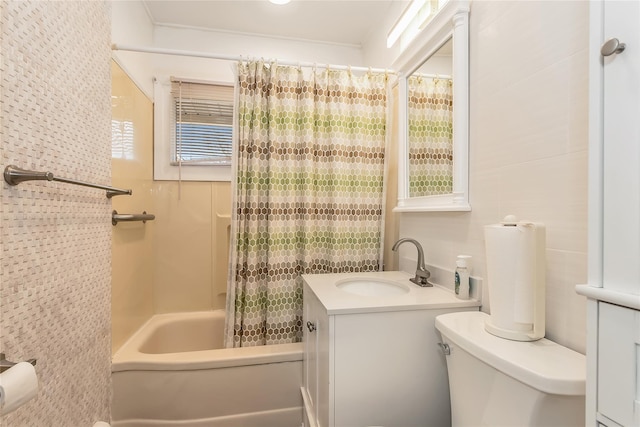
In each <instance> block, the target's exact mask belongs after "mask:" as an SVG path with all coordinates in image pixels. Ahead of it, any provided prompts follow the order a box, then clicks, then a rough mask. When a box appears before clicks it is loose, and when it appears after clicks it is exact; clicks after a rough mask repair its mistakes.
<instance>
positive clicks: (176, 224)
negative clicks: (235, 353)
mask: <svg viewBox="0 0 640 427" xmlns="http://www.w3.org/2000/svg"><path fill="white" fill-rule="evenodd" d="M154 197H155V210H156V212H157V221H156V229H155V230H156V244H155V246H154V247H155V252H154V259H155V262H154V295H153V298H154V305H155V311H156V313H170V312H176V311H200V310H211V309H218V308H224V306H225V292H226V277H227V269H228V235H227V232H228V229H227V226H228V224H229V220H228V217H229V215H230V211H231V189H230V183H229V182H182V183H180V184H179V183H178V182H174V181H156V182H155V185H154Z"/></svg>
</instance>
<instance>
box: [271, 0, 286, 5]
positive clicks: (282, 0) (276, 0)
mask: <svg viewBox="0 0 640 427" xmlns="http://www.w3.org/2000/svg"><path fill="white" fill-rule="evenodd" d="M290 1H291V0H269V2H271V3H273V4H287V3H289V2H290Z"/></svg>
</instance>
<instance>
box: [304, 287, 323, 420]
mask: <svg viewBox="0 0 640 427" xmlns="http://www.w3.org/2000/svg"><path fill="white" fill-rule="evenodd" d="M303 298H304V317H303V322H304V325H303V328H304V336H303V341H304V359H303V371H304V378H303V382H304V389H305V392H306V396H305V399H306V400H307V402H306V405H307V406H308V408H307V409H308V411H309V413H307V416H308V417H309V418H312V419H310V420H309V424H310V425H311V426H317V427H328V426H329V317H328V316H327V312H326V310H325V308H324V306H323V305H322V304H321V303H320V300H319V299H318V297H316V295H315V294H314V293H313V291H311V289H309V287H308V286H307V285H306V284H305V285H304V297H303Z"/></svg>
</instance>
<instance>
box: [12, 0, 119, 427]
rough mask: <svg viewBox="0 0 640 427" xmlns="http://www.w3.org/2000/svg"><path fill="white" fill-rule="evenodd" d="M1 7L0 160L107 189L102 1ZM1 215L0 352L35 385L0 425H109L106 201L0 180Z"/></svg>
mask: <svg viewBox="0 0 640 427" xmlns="http://www.w3.org/2000/svg"><path fill="white" fill-rule="evenodd" d="M0 11H1V12H0V13H1V28H2V31H1V33H0V72H1V74H2V78H1V79H0V102H1V113H0V116H1V118H0V124H1V126H0V139H1V144H0V151H1V158H2V167H3V168H4V166H5V165H7V164H11V163H13V164H16V165H18V166H21V167H24V168H29V169H34V170H39V171H52V172H53V173H54V175H57V176H61V177H67V178H75V179H79V180H83V181H89V182H95V183H100V184H109V183H110V181H111V160H110V159H111V153H110V150H111V144H110V139H111V128H110V119H111V108H110V105H109V96H110V78H109V74H110V71H109V61H110V57H111V51H110V41H111V40H110V39H111V37H110V29H111V22H110V20H111V18H110V16H111V13H110V4H109V3H108V2H101V1H94V2H44V1H10V2H2V4H1V5H0ZM120 197H122V196H120ZM0 214H1V221H2V222H1V224H0V233H1V237H0V245H1V251H0V253H1V254H2V255H1V264H0V269H1V270H0V351H2V352H5V353H6V354H7V357H8V358H10V359H12V360H15V361H21V360H25V359H27V358H37V360H38V362H37V365H36V372H37V374H38V378H39V382H40V388H39V393H38V396H37V398H36V400H35V401H32V402H29V403H27V404H26V405H25V406H24V407H22V408H19V409H18V410H16V411H15V412H13V413H11V414H9V415H7V416H5V417H3V418H2V420H1V421H0V424H2V425H7V426H91V425H93V423H94V422H96V421H98V420H106V421H108V420H109V413H110V374H111V372H110V370H111V357H110V356H111V353H110V338H111V336H110V322H109V320H110V308H111V306H110V300H111V276H110V275H111V268H110V267H111V222H110V215H111V202H110V200H109V199H107V198H106V197H105V192H104V191H102V190H96V189H92V188H86V187H80V186H74V185H70V184H64V183H58V182H25V183H22V184H19V185H18V186H16V187H9V186H8V185H7V184H5V183H3V184H2V192H1V193H0Z"/></svg>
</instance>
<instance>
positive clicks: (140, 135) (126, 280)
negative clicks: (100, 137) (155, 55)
mask: <svg viewBox="0 0 640 427" xmlns="http://www.w3.org/2000/svg"><path fill="white" fill-rule="evenodd" d="M111 107H112V111H111V129H112V140H111V144H112V146H111V152H112V156H113V158H112V160H111V175H112V181H111V182H112V184H113V185H114V186H123V188H131V189H132V190H133V194H134V196H133V197H114V198H113V201H112V207H113V209H114V210H117V211H118V212H119V213H142V212H143V211H146V212H148V213H152V214H157V212H156V210H155V209H154V207H153V194H152V189H151V188H152V185H153V157H152V153H153V103H152V102H151V100H150V99H149V98H147V97H146V96H145V95H144V94H143V93H142V92H141V91H140V89H138V88H137V87H136V85H135V84H134V83H133V82H132V81H131V79H130V78H129V76H127V74H125V72H124V71H123V70H122V68H120V67H119V66H118V65H117V64H116V63H115V62H113V61H112V64H111ZM155 226H156V221H148V222H147V223H146V224H143V223H142V222H135V223H122V224H118V226H117V227H113V234H112V245H111V283H112V284H111V326H112V327H111V348H112V352H114V353H115V351H116V350H117V349H119V348H120V346H121V345H122V344H123V343H124V342H125V341H126V340H127V339H128V338H129V337H130V336H131V334H133V333H134V332H135V331H136V330H137V329H138V328H139V327H140V326H142V325H143V324H144V322H146V321H147V320H149V318H151V316H153V269H154V260H153V251H154V249H153V246H154V243H155V239H154V237H155V230H156V227H155Z"/></svg>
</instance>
